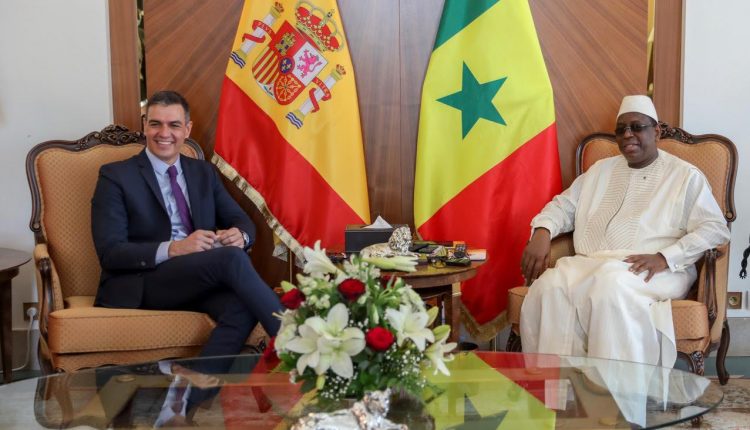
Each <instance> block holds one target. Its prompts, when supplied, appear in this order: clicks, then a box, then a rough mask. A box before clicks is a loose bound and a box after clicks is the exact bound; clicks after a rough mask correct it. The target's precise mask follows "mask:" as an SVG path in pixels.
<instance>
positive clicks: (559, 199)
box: [531, 173, 586, 237]
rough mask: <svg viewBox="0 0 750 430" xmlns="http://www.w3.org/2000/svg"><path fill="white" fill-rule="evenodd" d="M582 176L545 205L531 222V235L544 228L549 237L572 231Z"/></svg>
mask: <svg viewBox="0 0 750 430" xmlns="http://www.w3.org/2000/svg"><path fill="white" fill-rule="evenodd" d="M585 176H586V174H585V173H584V174H583V175H581V176H579V177H577V178H576V180H575V181H573V183H572V184H571V185H570V187H569V188H568V189H567V190H565V191H563V192H562V193H561V194H558V195H556V196H555V197H554V198H553V199H552V201H551V202H549V203H547V204H546V205H545V206H544V208H543V209H542V211H541V212H539V215H537V216H535V217H534V219H532V220H531V233H532V234H533V233H534V229H537V228H546V229H547V230H549V232H550V237H556V236H558V235H560V234H562V233H567V232H569V231H573V228H574V227H575V217H576V208H577V207H578V199H579V198H580V196H581V187H582V186H583V178H584V177H585Z"/></svg>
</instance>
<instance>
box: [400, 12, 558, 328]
mask: <svg viewBox="0 0 750 430" xmlns="http://www.w3.org/2000/svg"><path fill="white" fill-rule="evenodd" d="M560 189H561V179H560V162H559V156H558V149H557V133H556V129H555V115H554V104H553V99H552V86H551V84H550V80H549V77H548V75H547V70H546V68H545V65H544V58H543V57H542V52H541V48H540V46H539V40H538V39H537V34H536V29H535V28H534V21H533V19H532V16H531V11H530V9H529V5H528V2H527V1H525V0H504V1H500V0H446V2H445V6H444V8H443V15H442V19H441V21H440V27H439V29H438V33H437V36H436V40H435V47H434V49H433V51H432V56H431V58H430V63H429V66H428V69H427V75H426V77H425V81H424V87H423V89H422V106H421V114H420V118H419V138H418V144H417V168H416V173H415V189H414V218H415V225H416V226H417V229H418V230H419V232H420V234H421V235H422V237H423V238H425V239H431V240H441V241H442V240H463V241H465V242H466V243H467V244H468V246H469V247H471V248H484V249H486V250H487V257H488V259H487V262H486V263H485V264H484V265H483V266H482V267H481V268H480V269H479V270H478V274H477V276H476V277H475V278H474V279H472V280H470V281H468V282H466V283H464V284H463V285H462V287H461V293H462V296H461V297H462V302H463V305H464V306H463V309H462V310H463V311H464V312H462V316H463V321H464V323H465V325H466V327H467V329H468V330H469V332H470V333H471V334H472V335H473V336H475V337H477V338H479V339H488V338H491V337H492V336H494V335H495V334H496V333H497V331H498V330H500V329H501V328H502V327H503V326H504V325H505V324H506V318H505V309H506V305H507V292H508V289H509V288H512V287H515V286H518V285H522V284H523V277H522V276H521V270H520V263H521V253H522V252H523V247H524V245H525V244H526V241H527V240H528V238H529V223H530V221H531V218H532V217H533V216H534V215H535V214H536V213H538V212H539V211H540V210H541V208H542V207H543V206H544V204H545V203H546V202H548V201H549V200H550V199H551V198H552V197H553V196H554V195H555V194H557V193H558V192H559V191H560Z"/></svg>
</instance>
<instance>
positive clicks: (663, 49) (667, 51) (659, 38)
mask: <svg viewBox="0 0 750 430" xmlns="http://www.w3.org/2000/svg"><path fill="white" fill-rule="evenodd" d="M682 4H683V0H659V1H657V2H656V13H655V15H656V19H655V23H654V104H655V105H656V112H658V113H659V119H660V120H661V121H664V122H666V123H668V124H670V125H675V126H682V116H681V103H680V99H681V95H682V74H681V73H675V71H678V72H679V71H680V70H681V69H682Z"/></svg>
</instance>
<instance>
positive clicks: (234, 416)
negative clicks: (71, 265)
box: [0, 351, 723, 429]
mask: <svg viewBox="0 0 750 430" xmlns="http://www.w3.org/2000/svg"><path fill="white" fill-rule="evenodd" d="M449 365H450V368H451V376H449V377H446V376H443V375H432V374H431V373H430V375H429V386H428V388H426V389H425V390H424V393H423V396H424V398H423V399H422V401H415V399H409V398H398V399H394V401H393V404H392V405H391V413H390V414H389V417H390V418H391V419H392V420H393V421H396V422H402V423H406V424H407V425H409V428H417V429H430V428H437V429H443V428H450V429H483V428H491V429H496V428H500V429H503V428H508V429H516V428H521V429H545V428H550V429H551V428H566V429H569V428H586V429H588V428H658V427H663V426H668V425H671V424H675V423H678V422H681V421H687V420H692V419H696V418H697V417H699V416H700V415H702V414H704V413H706V412H708V411H709V410H711V409H713V408H714V407H716V405H718V404H719V403H720V402H721V400H722V398H723V393H722V391H721V389H720V388H719V386H718V385H716V384H715V383H713V382H711V381H709V380H708V379H706V378H704V377H701V376H697V375H694V374H691V373H687V372H684V371H680V370H672V369H664V368H659V367H654V366H647V365H642V364H636V363H629V362H621V361H613V360H597V359H587V358H576V357H560V356H552V355H536V354H520V353H500V352H481V351H479V352H464V353H459V354H457V355H456V359H455V360H454V361H452V362H450V363H449ZM272 367H273V363H272V362H269V361H267V360H266V359H264V358H263V357H261V356H259V355H240V356H232V357H215V358H205V359H184V360H173V361H163V362H160V363H146V364H141V365H132V366H120V367H108V368H99V369H91V370H84V371H80V372H76V373H71V374H55V375H51V376H46V377H41V378H37V379H29V380H25V381H20V382H16V383H12V384H8V385H4V386H0V428H24V429H30V428H72V427H77V426H88V427H93V428H143V427H149V428H151V427H170V426H177V425H195V426H198V427H204V428H229V429H232V428H236V429H245V428H252V429H277V428H278V429H285V428H289V427H290V426H291V424H293V423H294V422H295V421H296V419H297V418H298V417H299V416H301V415H302V414H303V413H305V412H309V411H314V410H315V408H316V406H315V405H314V404H313V403H312V402H311V396H310V395H307V396H303V395H302V394H301V393H300V391H299V386H298V385H295V384H291V383H290V382H289V376H288V375H287V374H285V373H278V372H273V371H272Z"/></svg>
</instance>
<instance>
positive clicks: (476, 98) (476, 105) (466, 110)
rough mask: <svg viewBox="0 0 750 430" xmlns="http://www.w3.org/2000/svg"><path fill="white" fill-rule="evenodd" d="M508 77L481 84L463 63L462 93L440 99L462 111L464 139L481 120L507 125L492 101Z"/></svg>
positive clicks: (441, 101)
mask: <svg viewBox="0 0 750 430" xmlns="http://www.w3.org/2000/svg"><path fill="white" fill-rule="evenodd" d="M506 79H508V78H507V77H504V78H500V79H495V80H494V81H489V82H485V83H483V84H480V83H479V81H478V80H477V78H476V77H475V76H474V73H472V72H471V70H470V69H469V66H467V65H466V63H463V76H462V78H461V85H462V87H461V91H458V92H455V93H453V94H450V95H447V96H445V97H442V98H439V99H438V101H439V102H440V103H443V104H446V105H448V106H450V107H452V108H455V109H458V110H460V111H461V131H462V136H461V137H462V138H465V137H466V135H467V134H469V132H470V131H471V129H472V128H473V127H474V124H476V123H477V121H479V119H480V118H484V119H486V120H488V121H492V122H495V123H498V124H502V125H506V124H505V120H504V119H503V117H502V116H501V115H500V112H498V111H497V108H496V107H495V105H494V104H492V99H493V98H494V97H495V95H496V94H497V93H498V91H500V87H502V86H503V84H504V83H505V80H506Z"/></svg>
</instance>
